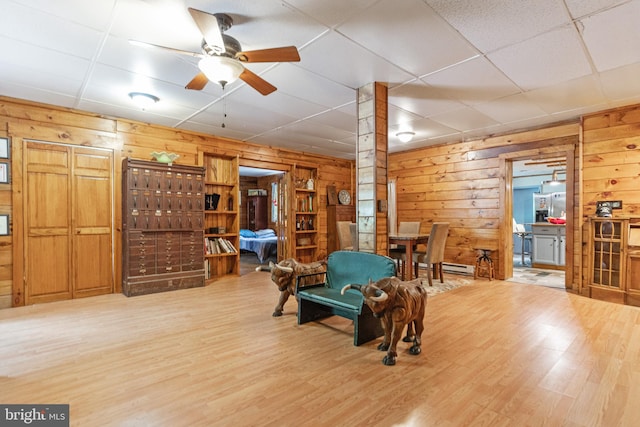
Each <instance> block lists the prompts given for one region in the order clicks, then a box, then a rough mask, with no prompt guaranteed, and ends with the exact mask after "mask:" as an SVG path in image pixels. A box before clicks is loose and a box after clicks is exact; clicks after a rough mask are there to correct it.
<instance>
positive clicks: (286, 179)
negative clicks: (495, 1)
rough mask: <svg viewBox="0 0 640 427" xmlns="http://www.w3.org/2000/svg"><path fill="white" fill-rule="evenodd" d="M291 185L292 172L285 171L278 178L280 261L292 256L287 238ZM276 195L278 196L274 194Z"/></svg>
mask: <svg viewBox="0 0 640 427" xmlns="http://www.w3.org/2000/svg"><path fill="white" fill-rule="evenodd" d="M290 185H291V174H290V173H289V172H285V173H284V174H282V175H281V176H280V178H279V179H278V194H277V199H276V200H277V201H278V224H277V225H278V261H282V260H284V259H287V258H291V257H292V252H293V251H292V250H291V246H290V245H289V240H288V239H287V236H288V233H289V232H290V231H289V218H288V215H289V204H288V203H287V202H288V200H289V197H288V193H289V188H290ZM272 197H276V196H272Z"/></svg>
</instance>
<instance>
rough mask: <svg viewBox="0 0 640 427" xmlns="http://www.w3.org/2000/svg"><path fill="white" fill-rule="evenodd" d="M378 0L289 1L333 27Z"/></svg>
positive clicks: (308, 14)
mask: <svg viewBox="0 0 640 427" xmlns="http://www.w3.org/2000/svg"><path fill="white" fill-rule="evenodd" d="M377 1H378V0H350V1H344V0H323V1H321V2H319V1H317V0H288V1H287V3H288V4H290V5H292V6H293V7H295V8H297V9H299V10H300V11H302V12H303V13H305V14H306V15H307V16H310V17H313V18H314V19H316V20H317V21H318V22H321V23H323V24H324V25H326V26H327V27H329V28H333V27H335V26H337V25H338V24H340V23H342V22H344V21H345V20H347V19H349V18H350V17H352V16H354V15H355V14H357V13H360V12H361V11H363V10H365V9H366V8H367V7H368V6H370V5H372V4H374V3H376V2H377Z"/></svg>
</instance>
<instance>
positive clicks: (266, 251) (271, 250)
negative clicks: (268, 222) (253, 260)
mask: <svg viewBox="0 0 640 427" xmlns="http://www.w3.org/2000/svg"><path fill="white" fill-rule="evenodd" d="M243 234H245V235H247V236H251V234H250V233H242V232H241V233H240V249H241V250H245V251H250V252H255V254H256V255H257V256H258V260H260V262H261V263H263V262H264V261H265V260H266V259H268V258H269V257H270V256H274V255H276V256H277V253H278V237H276V235H275V232H274V233H262V234H261V233H260V231H258V232H257V234H256V233H254V234H253V235H254V236H255V237H245V236H243Z"/></svg>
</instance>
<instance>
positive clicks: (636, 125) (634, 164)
mask: <svg viewBox="0 0 640 427" xmlns="http://www.w3.org/2000/svg"><path fill="white" fill-rule="evenodd" d="M582 127H583V136H582V139H583V156H582V170H583V190H582V205H583V208H584V209H583V215H582V217H581V218H580V220H581V225H582V227H583V233H582V245H583V248H584V251H583V253H584V258H583V266H584V268H583V277H584V282H583V283H584V286H585V287H586V286H587V283H586V282H587V281H588V277H589V275H588V272H587V269H588V260H587V250H586V248H587V241H588V240H587V239H588V237H589V228H588V222H587V220H588V218H589V217H591V216H594V215H595V212H596V202H597V201H599V200H622V209H620V210H617V209H616V210H614V211H613V216H614V217H616V216H622V215H625V216H640V105H634V106H630V107H625V108H616V109H613V110H608V111H603V112H601V113H598V114H591V115H587V116H584V117H583V120H582ZM634 279H635V280H640V278H634Z"/></svg>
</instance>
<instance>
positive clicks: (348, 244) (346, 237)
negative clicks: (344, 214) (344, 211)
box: [337, 221, 356, 251]
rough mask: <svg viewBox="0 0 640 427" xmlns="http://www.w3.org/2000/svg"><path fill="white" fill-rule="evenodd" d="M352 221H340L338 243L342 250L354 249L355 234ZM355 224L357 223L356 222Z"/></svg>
mask: <svg viewBox="0 0 640 427" xmlns="http://www.w3.org/2000/svg"><path fill="white" fill-rule="evenodd" d="M352 224H353V223H352V222H350V221H338V222H337V229H338V245H340V250H341V251H354V250H356V249H355V248H354V244H353V240H354V239H353V236H352V234H351V229H352V228H353V227H352ZM354 225H355V224H354Z"/></svg>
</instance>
